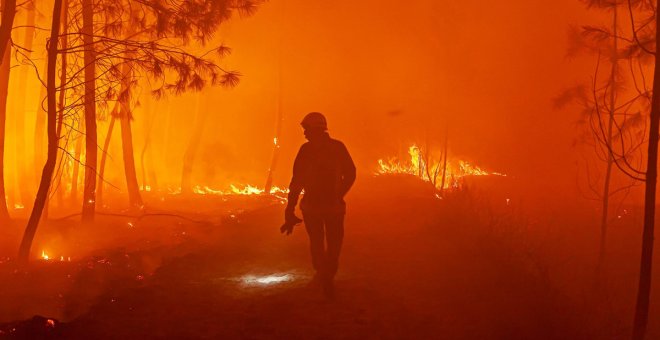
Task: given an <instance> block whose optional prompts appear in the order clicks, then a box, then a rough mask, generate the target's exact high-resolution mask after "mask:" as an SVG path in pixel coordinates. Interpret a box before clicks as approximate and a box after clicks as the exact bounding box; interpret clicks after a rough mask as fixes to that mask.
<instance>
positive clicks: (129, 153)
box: [119, 105, 143, 209]
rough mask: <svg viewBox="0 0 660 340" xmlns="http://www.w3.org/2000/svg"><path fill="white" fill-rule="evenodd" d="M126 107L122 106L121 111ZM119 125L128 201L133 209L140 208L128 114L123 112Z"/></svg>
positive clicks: (140, 198) (140, 201)
mask: <svg viewBox="0 0 660 340" xmlns="http://www.w3.org/2000/svg"><path fill="white" fill-rule="evenodd" d="M124 107H126V108H127V107H128V105H122V111H123V110H124ZM119 121H120V123H121V125H120V127H121V148H122V151H123V156H124V173H125V175H126V186H127V189H128V201H129V204H130V205H131V207H133V208H140V209H141V208H142V206H143V203H142V196H141V195H140V187H139V185H138V181H137V174H136V171H135V156H134V154H133V132H132V131H131V119H130V112H124V113H122V115H121V118H119Z"/></svg>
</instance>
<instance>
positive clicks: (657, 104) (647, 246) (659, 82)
mask: <svg viewBox="0 0 660 340" xmlns="http://www.w3.org/2000/svg"><path fill="white" fill-rule="evenodd" d="M658 6H660V0H656V7H655V8H659V7H658ZM655 24H656V32H660V20H658V18H657V13H656V21H655ZM655 40H656V46H660V35H659V34H656V36H655ZM659 128H660V58H658V57H657V56H656V58H655V69H654V71H653V96H652V98H651V117H650V124H649V149H648V158H647V162H648V163H647V167H646V190H645V193H644V231H643V233H642V256H641V261H640V262H641V263H640V270H639V288H638V290H637V305H636V308H635V321H634V326H633V339H634V340H642V339H644V336H645V335H646V325H647V324H648V319H649V297H650V295H651V270H652V264H653V229H654V223H655V195H656V182H657V177H658V132H659V131H658V129H659Z"/></svg>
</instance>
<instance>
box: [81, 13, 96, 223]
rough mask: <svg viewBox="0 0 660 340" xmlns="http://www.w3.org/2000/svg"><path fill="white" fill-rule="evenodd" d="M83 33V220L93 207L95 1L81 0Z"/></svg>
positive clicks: (91, 213)
mask: <svg viewBox="0 0 660 340" xmlns="http://www.w3.org/2000/svg"><path fill="white" fill-rule="evenodd" d="M82 16H83V26H82V36H83V44H84V46H86V48H85V50H84V52H83V55H84V57H83V59H84V61H85V95H84V100H83V102H84V106H85V110H84V117H85V186H84V189H83V204H82V220H83V221H84V222H90V221H93V220H94V212H95V210H96V175H97V174H96V165H97V134H96V53H95V52H94V3H93V1H92V0H82Z"/></svg>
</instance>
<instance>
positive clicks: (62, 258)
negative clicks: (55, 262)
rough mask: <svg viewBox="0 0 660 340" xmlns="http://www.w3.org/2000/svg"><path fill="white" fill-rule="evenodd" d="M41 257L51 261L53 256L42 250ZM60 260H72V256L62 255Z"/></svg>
mask: <svg viewBox="0 0 660 340" xmlns="http://www.w3.org/2000/svg"><path fill="white" fill-rule="evenodd" d="M41 259H42V260H44V261H50V260H52V259H53V258H52V257H51V256H50V255H48V254H47V253H46V251H45V250H42V251H41ZM55 259H57V257H55ZM60 262H71V256H66V257H64V256H60Z"/></svg>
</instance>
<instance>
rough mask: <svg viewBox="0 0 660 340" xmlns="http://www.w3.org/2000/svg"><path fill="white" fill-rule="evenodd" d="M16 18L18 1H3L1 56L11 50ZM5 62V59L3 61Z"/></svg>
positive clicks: (0, 27) (0, 30)
mask: <svg viewBox="0 0 660 340" xmlns="http://www.w3.org/2000/svg"><path fill="white" fill-rule="evenodd" d="M14 17H16V0H2V16H1V18H2V22H0V55H3V56H4V54H5V50H7V49H9V48H10V47H9V45H10V43H9V41H10V40H11V30H12V28H13V27H14ZM3 62H4V59H3Z"/></svg>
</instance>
